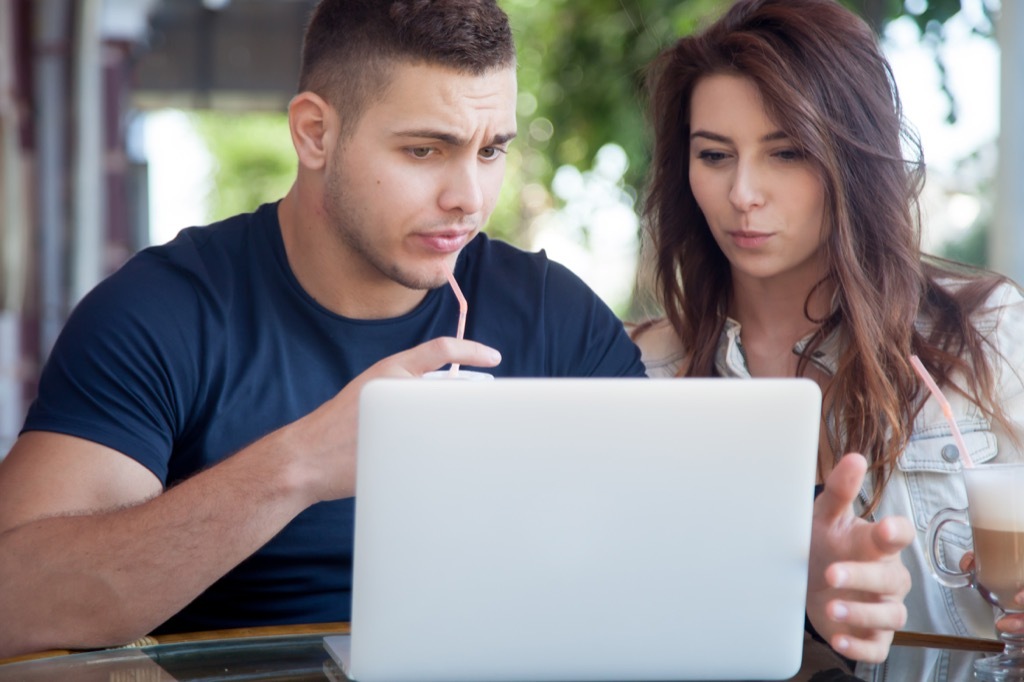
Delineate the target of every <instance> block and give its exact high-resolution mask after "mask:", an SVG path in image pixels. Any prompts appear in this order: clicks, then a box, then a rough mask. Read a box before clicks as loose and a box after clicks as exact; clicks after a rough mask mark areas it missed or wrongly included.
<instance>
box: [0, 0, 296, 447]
mask: <svg viewBox="0 0 1024 682" xmlns="http://www.w3.org/2000/svg"><path fill="white" fill-rule="evenodd" d="M313 4H314V3H313V0H235V2H229V1H225V0H0V216H2V217H0V302H2V305H0V457H3V455H4V454H6V452H7V450H8V449H9V447H10V445H11V444H12V443H13V440H14V438H15V436H16V435H17V432H18V429H19V428H20V427H21V422H22V419H23V417H24V411H25V409H26V407H27V405H28V403H29V401H31V399H32V398H33V397H34V395H35V389H36V380H37V376H38V372H39V370H40V368H41V366H42V363H43V362H44V361H45V359H46V356H47V354H48V352H49V349H50V347H51V346H52V344H53V342H54V340H55V338H56V336H57V334H58V333H59V331H60V329H61V327H62V325H63V323H64V320H65V319H66V317H67V314H68V312H69V311H70V310H71V308H72V307H73V306H74V304H75V303H76V302H77V301H78V300H79V299H80V298H81V297H82V296H83V295H84V294H85V293H86V292H87V291H88V290H89V289H91V288H92V287H93V286H94V285H95V284H96V283H97V282H99V281H100V279H102V278H103V277H105V276H106V275H107V274H109V273H111V272H112V271H113V270H115V269H116V268H117V267H119V266H120V265H121V264H122V263H123V262H124V261H125V260H126V259H127V258H128V257H129V256H130V255H131V254H132V253H134V252H135V251H137V250H138V249H139V248H142V247H144V246H146V245H147V243H148V233H149V230H148V207H147V201H146V165H145V160H144V159H142V158H139V154H137V153H135V152H133V147H134V146H135V145H133V141H132V139H131V137H132V130H133V126H132V123H133V120H134V118H135V117H136V116H137V113H138V112H139V111H141V110H145V109H148V108H158V107H167V106H178V107H185V108H208V107H214V108H220V109H227V108H231V109H239V110H246V111H252V110H259V109H273V110H276V111H281V110H283V109H284V107H285V104H286V103H287V101H288V99H289V98H290V97H291V95H292V94H293V92H294V88H295V77H296V75H297V73H298V68H299V52H300V46H301V44H300V43H301V37H302V29H303V26H304V25H305V22H306V18H307V16H308V13H309V10H310V9H311V7H312V5H313Z"/></svg>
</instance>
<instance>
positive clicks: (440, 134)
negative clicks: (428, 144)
mask: <svg viewBox="0 0 1024 682" xmlns="http://www.w3.org/2000/svg"><path fill="white" fill-rule="evenodd" d="M394 136H395V137H415V138H422V139H427V140H438V141H439V142H444V143H445V144H450V145H452V146H453V147H463V146H465V145H467V144H469V140H468V139H466V138H463V137H459V136H458V135H454V134H452V133H446V132H444V131H443V130H432V129H429V128H424V129H415V130H398V131H395V133H394ZM515 136H516V133H514V132H511V133H500V134H498V135H495V136H494V137H493V138H491V141H490V142H489V143H488V144H489V145H495V144H505V143H506V142H509V141H511V140H512V139H513V138H514V137H515Z"/></svg>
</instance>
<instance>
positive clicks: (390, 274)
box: [323, 150, 446, 291]
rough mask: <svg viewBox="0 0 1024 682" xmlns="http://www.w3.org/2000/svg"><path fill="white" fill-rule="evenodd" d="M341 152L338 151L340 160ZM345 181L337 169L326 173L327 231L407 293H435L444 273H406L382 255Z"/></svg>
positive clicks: (385, 255)
mask: <svg viewBox="0 0 1024 682" xmlns="http://www.w3.org/2000/svg"><path fill="white" fill-rule="evenodd" d="M337 154H338V151H337V150H336V156H335V158H338V157H337ZM344 185H345V179H344V177H342V174H341V173H340V172H338V171H337V170H336V169H335V170H334V171H333V172H330V171H329V172H328V173H327V180H326V183H325V186H324V198H323V210H324V214H325V215H326V216H327V225H328V229H329V230H330V231H331V234H332V235H333V236H334V237H335V238H337V239H338V240H339V241H341V242H342V244H343V246H344V248H346V249H347V250H348V251H350V252H352V253H353V254H354V255H355V256H356V257H357V258H358V259H359V260H361V261H363V262H364V263H365V264H366V265H368V266H369V267H371V268H373V269H374V270H376V271H377V272H379V273H380V274H381V275H383V276H384V277H386V278H388V279H390V280H391V281H393V282H395V283H396V284H400V285H401V286H403V287H406V288H407V289H414V290H419V291H422V290H427V289H436V288H437V287H439V286H441V285H443V284H444V283H445V282H446V279H445V276H444V274H443V273H442V272H437V273H435V274H434V275H432V276H430V275H428V276H427V277H423V276H419V275H417V274H416V273H411V272H407V271H405V270H403V269H402V267H401V265H400V264H399V263H397V262H395V261H393V260H391V258H390V257H389V254H387V253H384V252H382V249H380V248H379V242H375V241H374V240H373V239H372V236H371V233H372V231H373V227H372V226H370V225H369V224H368V222H369V221H368V220H366V218H365V214H364V212H363V211H362V210H361V207H356V206H354V205H352V204H354V202H351V201H350V200H349V198H348V196H347V195H346V192H345V190H344Z"/></svg>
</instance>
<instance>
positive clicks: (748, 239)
mask: <svg viewBox="0 0 1024 682" xmlns="http://www.w3.org/2000/svg"><path fill="white" fill-rule="evenodd" d="M773 236H774V235H773V234H772V233H771V232H751V231H737V232H730V233H729V238H730V239H732V241H733V243H734V244H735V245H736V246H738V247H740V248H743V249H753V248H757V247H759V246H764V244H765V243H766V242H767V241H768V240H769V239H771V238H772V237H773Z"/></svg>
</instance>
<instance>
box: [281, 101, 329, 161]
mask: <svg viewBox="0 0 1024 682" xmlns="http://www.w3.org/2000/svg"><path fill="white" fill-rule="evenodd" d="M288 127H289V129H290V131H291V134H292V144H293V145H294V146H295V153H296V154H297V155H298V157H299V164H300V165H301V166H304V167H306V168H309V169H311V170H321V169H322V168H323V167H324V164H325V163H326V161H327V156H328V154H329V153H330V150H331V149H332V148H333V146H334V142H335V140H336V139H337V136H338V115H337V112H335V111H334V108H333V107H332V106H331V105H330V104H328V103H327V102H326V101H325V100H324V99H323V98H322V97H320V96H319V95H317V94H315V93H312V92H300V93H299V94H297V95H295V97H293V98H292V101H291V102H289V103H288Z"/></svg>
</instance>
